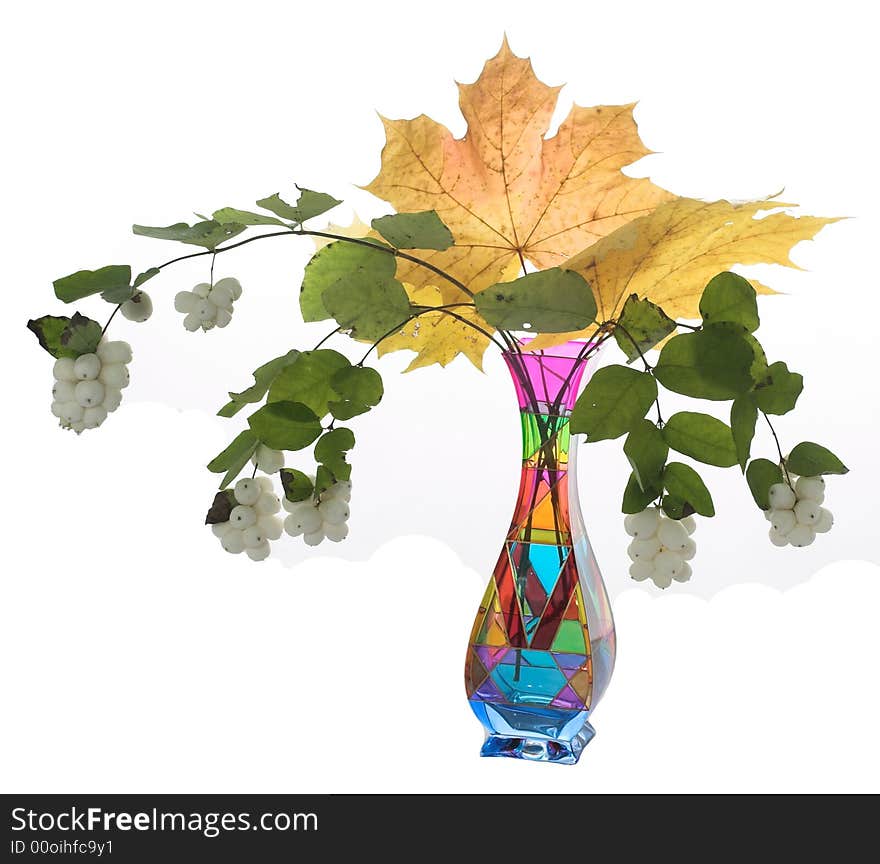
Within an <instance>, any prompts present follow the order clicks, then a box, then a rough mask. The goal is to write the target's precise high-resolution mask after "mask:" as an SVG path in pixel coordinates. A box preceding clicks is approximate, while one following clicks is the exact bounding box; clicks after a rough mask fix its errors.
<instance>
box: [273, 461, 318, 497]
mask: <svg viewBox="0 0 880 864" xmlns="http://www.w3.org/2000/svg"><path fill="white" fill-rule="evenodd" d="M281 486H282V487H283V488H284V495H285V497H286V498H287V500H288V501H305V500H306V498H311V497H312V493H313V492H314V491H315V486H314V484H313V483H312V481H311V480H310V479H309V477H307V476H306V475H305V474H303V472H302V471H297V470H296V469H295V468H282V469H281Z"/></svg>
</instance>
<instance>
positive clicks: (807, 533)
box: [785, 523, 816, 546]
mask: <svg viewBox="0 0 880 864" xmlns="http://www.w3.org/2000/svg"><path fill="white" fill-rule="evenodd" d="M785 539H786V540H788V542H789V543H791V545H792V546H809V545H810V543H812V542H813V541H814V540H815V539H816V532H815V531H814V530H813V529H812V528H811V527H810V526H809V525H802V524H800V523H799V524H797V525H795V526H794V528H792V529H791V533H789V534H788V536H787V537H786V538H785Z"/></svg>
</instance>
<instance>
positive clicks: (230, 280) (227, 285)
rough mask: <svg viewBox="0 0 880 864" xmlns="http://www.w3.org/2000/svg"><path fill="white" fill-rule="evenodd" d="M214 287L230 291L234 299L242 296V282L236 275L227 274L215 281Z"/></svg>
mask: <svg viewBox="0 0 880 864" xmlns="http://www.w3.org/2000/svg"><path fill="white" fill-rule="evenodd" d="M214 287H215V288H219V289H220V290H222V291H228V292H229V293H230V294H231V295H232V299H233V300H238V298H239V297H241V282H239V281H238V279H236V278H235V277H234V276H225V277H224V278H223V279H218V280H217V282H215V283H214Z"/></svg>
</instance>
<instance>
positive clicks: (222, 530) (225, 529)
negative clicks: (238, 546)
mask: <svg viewBox="0 0 880 864" xmlns="http://www.w3.org/2000/svg"><path fill="white" fill-rule="evenodd" d="M234 530H235V529H234V528H233V527H232V526H231V525H230V524H229V523H228V522H215V523H214V524H213V525H212V526H211V531H213V532H214V536H215V537H221V538H222V537H225V536H226V535H227V534H228V533H229V532H230V531H234Z"/></svg>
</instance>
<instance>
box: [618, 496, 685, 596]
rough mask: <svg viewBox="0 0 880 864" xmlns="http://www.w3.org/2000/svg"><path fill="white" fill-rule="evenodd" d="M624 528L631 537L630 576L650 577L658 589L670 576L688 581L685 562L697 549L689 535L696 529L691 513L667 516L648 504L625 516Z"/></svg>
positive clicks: (669, 583) (664, 585)
mask: <svg viewBox="0 0 880 864" xmlns="http://www.w3.org/2000/svg"><path fill="white" fill-rule="evenodd" d="M623 527H624V528H625V530H626V533H627V534H629V536H630V537H632V538H633V541H632V542H631V543H630V544H629V546H628V547H627V550H626V551H627V552H628V553H629V557H630V558H631V559H632V562H633V563H632V564H631V565H630V568H629V575H630V576H632V578H633V579H635V580H636V581H637V582H642V581H643V580H645V579H651V580H653V582H654V584H655V585H656V586H657V587H658V588H668V587H669V586H670V585H671V584H672V580H673V579H675V581H676V582H687V581H688V579H690V578H691V573H692V571H691V565H690V564H688V561H690V560H691V558H693V557H694V555H695V554H696V552H697V544H696V543H694V541H693V540H692V539H691V537H690V535H691V534H693V533H694V531H695V530H696V528H697V524H696V522H695V521H694V518H693V516H685V517H684V519H670V518H669V517H667V516H665V515H663V512H662V511H661V510H660V508H659V507H648V508H647V510H643V511H642V512H641V513H633V514H631V515H629V516H627V517H626V519H625V520H624V522H623Z"/></svg>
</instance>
